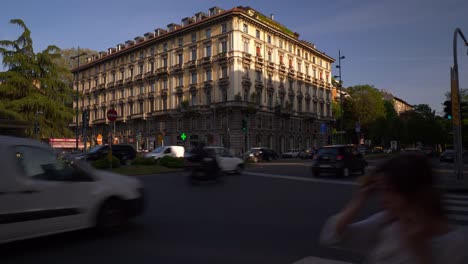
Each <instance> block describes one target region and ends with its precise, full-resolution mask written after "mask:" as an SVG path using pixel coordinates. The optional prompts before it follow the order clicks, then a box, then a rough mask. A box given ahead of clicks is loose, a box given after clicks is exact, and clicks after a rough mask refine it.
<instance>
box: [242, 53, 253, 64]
mask: <svg viewBox="0 0 468 264" xmlns="http://www.w3.org/2000/svg"><path fill="white" fill-rule="evenodd" d="M242 62H243V63H251V62H252V55H251V54H250V53H247V52H244V53H242Z"/></svg>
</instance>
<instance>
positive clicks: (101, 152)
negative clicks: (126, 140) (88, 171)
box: [75, 144, 137, 164]
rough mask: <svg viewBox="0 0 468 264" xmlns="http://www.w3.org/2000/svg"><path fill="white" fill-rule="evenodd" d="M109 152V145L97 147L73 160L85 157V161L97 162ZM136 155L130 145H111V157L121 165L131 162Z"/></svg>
mask: <svg viewBox="0 0 468 264" xmlns="http://www.w3.org/2000/svg"><path fill="white" fill-rule="evenodd" d="M109 150H110V146H109V145H98V146H95V147H94V148H92V149H91V150H90V151H89V152H88V153H86V154H80V155H78V156H76V157H75V158H78V159H80V158H84V157H85V156H86V160H89V161H93V160H98V159H102V158H105V157H107V155H108V154H109ZM136 154H137V153H136V150H135V149H134V148H133V147H132V146H131V145H126V144H118V145H112V155H113V156H115V157H116V158H118V159H119V160H120V162H121V163H122V164H125V163H126V162H127V161H128V160H133V159H134V158H135V157H136Z"/></svg>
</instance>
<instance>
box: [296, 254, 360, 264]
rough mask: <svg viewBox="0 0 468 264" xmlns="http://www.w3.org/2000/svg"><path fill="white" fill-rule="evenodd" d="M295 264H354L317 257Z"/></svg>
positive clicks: (307, 258) (304, 259)
mask: <svg viewBox="0 0 468 264" xmlns="http://www.w3.org/2000/svg"><path fill="white" fill-rule="evenodd" d="M293 264H352V263H351V262H344V261H338V260H332V259H324V258H317V257H312V256H311V257H306V258H303V259H301V260H298V261H296V262H294V263H293Z"/></svg>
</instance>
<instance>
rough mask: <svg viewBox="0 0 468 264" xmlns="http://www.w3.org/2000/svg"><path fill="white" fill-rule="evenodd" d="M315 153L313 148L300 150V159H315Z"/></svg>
mask: <svg viewBox="0 0 468 264" xmlns="http://www.w3.org/2000/svg"><path fill="white" fill-rule="evenodd" d="M314 155H315V150H314V149H313V148H309V149H305V150H302V151H301V152H299V155H298V157H299V158H300V159H313V158H314Z"/></svg>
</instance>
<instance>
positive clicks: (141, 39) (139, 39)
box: [134, 36, 145, 43]
mask: <svg viewBox="0 0 468 264" xmlns="http://www.w3.org/2000/svg"><path fill="white" fill-rule="evenodd" d="M134 39H135V42H136V43H140V42H142V41H144V40H145V39H144V38H143V37H142V36H138V37H136V38H134Z"/></svg>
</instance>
